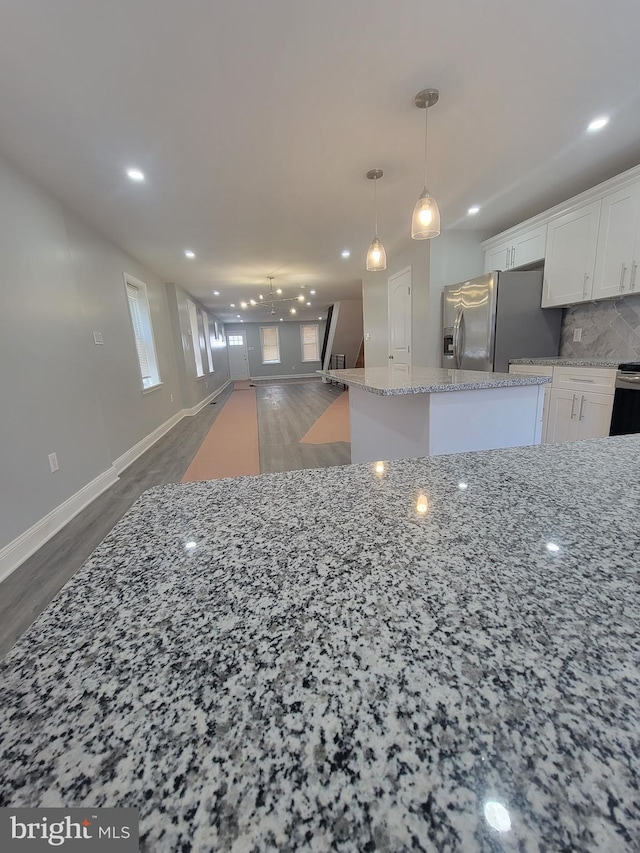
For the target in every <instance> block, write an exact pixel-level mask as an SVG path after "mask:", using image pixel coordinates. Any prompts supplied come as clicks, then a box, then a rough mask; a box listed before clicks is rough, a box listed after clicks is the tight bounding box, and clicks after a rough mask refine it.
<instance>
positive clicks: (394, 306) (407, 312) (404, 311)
mask: <svg viewBox="0 0 640 853" xmlns="http://www.w3.org/2000/svg"><path fill="white" fill-rule="evenodd" d="M389 366H390V367H392V368H393V373H396V374H399V375H405V374H407V373H408V372H409V368H410V367H411V267H406V269H403V270H401V271H400V272H398V273H396V274H395V275H392V276H391V278H390V279H389Z"/></svg>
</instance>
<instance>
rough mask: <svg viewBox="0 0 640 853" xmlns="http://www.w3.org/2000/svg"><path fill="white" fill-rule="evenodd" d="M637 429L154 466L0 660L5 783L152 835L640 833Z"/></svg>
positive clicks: (577, 842)
mask: <svg viewBox="0 0 640 853" xmlns="http://www.w3.org/2000/svg"><path fill="white" fill-rule="evenodd" d="M639 504H640V436H626V437H619V438H606V439H601V440H596V441H580V442H573V443H567V444H559V445H546V446H539V447H523V448H514V449H510V450H499V451H490V452H484V453H463V454H459V455H457V456H440V457H435V458H428V459H419V460H403V461H400V462H393V463H390V464H388V465H347V466H342V467H335V468H325V469H316V470H307V471H292V472H288V473H283V474H271V475H263V476H260V477H240V478H236V479H233V480H217V481H216V480H214V481H209V482H198V483H185V484H181V485H167V486H161V487H158V488H154V489H151V490H150V491H148V492H146V493H145V494H144V495H142V497H141V498H140V499H139V500H138V501H137V502H136V504H135V505H134V506H133V507H132V508H131V510H130V511H129V512H128V513H127V515H126V516H125V517H124V518H123V519H122V520H121V521H120V522H119V524H118V525H117V526H116V527H115V528H114V530H113V531H112V532H111V533H110V534H109V535H108V537H107V538H106V539H105V540H104V541H103V542H102V543H101V545H100V546H99V547H98V548H97V550H96V551H95V552H94V553H93V554H92V556H91V557H90V558H89V560H88V561H87V562H86V563H85V565H84V566H83V567H82V569H80V571H79V572H77V573H76V575H75V576H74V577H73V578H72V579H71V580H70V581H69V583H68V584H67V585H66V586H65V587H64V589H63V590H62V591H61V592H60V593H59V594H58V596H57V597H56V598H55V600H54V601H53V602H52V603H51V605H50V606H49V607H48V609H47V610H46V611H45V612H44V613H43V614H42V615H41V616H40V617H39V618H38V619H37V621H36V622H35V623H34V624H33V625H32V627H31V628H30V629H29V631H28V632H27V633H26V634H25V635H24V636H23V637H22V638H21V639H20V640H19V641H18V643H17V645H16V646H15V647H14V649H13V650H12V651H11V652H10V653H9V655H8V656H7V658H6V660H5V661H4V663H3V664H2V665H1V667H0V805H2V806H14V807H19V806H32V807H36V806H41V807H45V806H64V807H72V806H86V807H90V806H129V807H135V808H138V809H139V815H140V850H141V851H144V853H152V852H153V853H165V851H166V853H173V851H182V850H192V851H202V852H203V853H204V851H212V850H215V851H219V853H235V852H236V851H247V853H258V851H265V850H282V851H300V853H311V851H327V850H344V851H355V850H363V851H364V850H371V851H374V850H380V851H409V850H413V851H416V850H423V851H434V850H450V851H480V852H481V853H484V851H486V853H491V851H496V850H503V849H504V850H527V851H529V850H542V849H544V850H580V851H584V853H591V851H593V853H596V851H597V853H601V851H607V853H622V851H625V853H626V851H630V850H634V849H636V846H637V845H636V841H637V839H638V838H640V812H639V810H638V804H637V798H638V786H639V784H640V776H639V769H638V763H637V761H636V760H634V756H635V755H636V754H637V732H638V730H639V728H640V674H639V672H638V659H639V656H640V645H639V643H640V641H639V637H640V608H639V603H638V596H637V562H638V553H639V552H640V541H639V540H638V525H637V508H638V505H639Z"/></svg>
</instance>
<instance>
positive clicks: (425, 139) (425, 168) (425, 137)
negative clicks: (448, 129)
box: [424, 104, 429, 190]
mask: <svg viewBox="0 0 640 853" xmlns="http://www.w3.org/2000/svg"><path fill="white" fill-rule="evenodd" d="M428 127H429V105H428V104H427V105H426V106H425V108H424V188H425V190H426V188H427V138H428V134H427V130H428Z"/></svg>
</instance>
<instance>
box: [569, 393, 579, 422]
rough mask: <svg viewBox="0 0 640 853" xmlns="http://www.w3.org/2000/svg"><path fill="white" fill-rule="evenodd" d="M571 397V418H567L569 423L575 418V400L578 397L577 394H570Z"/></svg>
mask: <svg viewBox="0 0 640 853" xmlns="http://www.w3.org/2000/svg"><path fill="white" fill-rule="evenodd" d="M572 397H573V399H572V401H571V417H570V418H569V420H571V421H572V420H573V419H574V418H575V416H576V400H577V399H578V395H577V394H572Z"/></svg>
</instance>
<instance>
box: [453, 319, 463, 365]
mask: <svg viewBox="0 0 640 853" xmlns="http://www.w3.org/2000/svg"><path fill="white" fill-rule="evenodd" d="M461 320H462V308H458V309H456V319H455V320H454V323H453V363H454V365H455V366H456V368H459V367H460V321H461Z"/></svg>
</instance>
